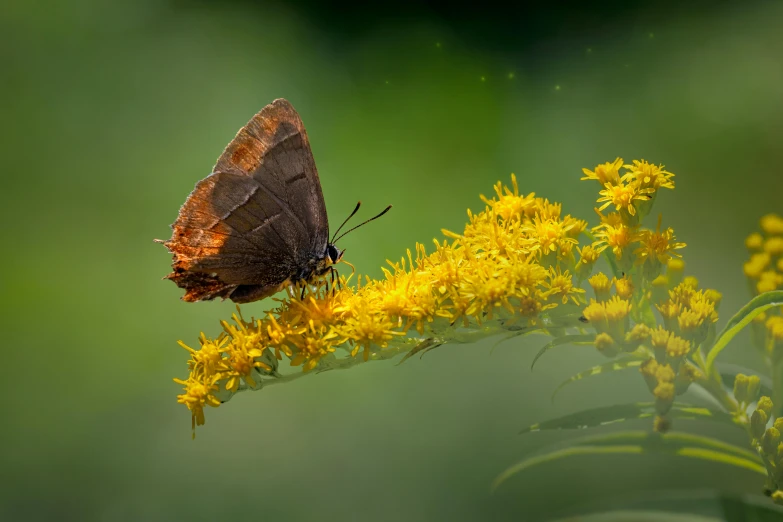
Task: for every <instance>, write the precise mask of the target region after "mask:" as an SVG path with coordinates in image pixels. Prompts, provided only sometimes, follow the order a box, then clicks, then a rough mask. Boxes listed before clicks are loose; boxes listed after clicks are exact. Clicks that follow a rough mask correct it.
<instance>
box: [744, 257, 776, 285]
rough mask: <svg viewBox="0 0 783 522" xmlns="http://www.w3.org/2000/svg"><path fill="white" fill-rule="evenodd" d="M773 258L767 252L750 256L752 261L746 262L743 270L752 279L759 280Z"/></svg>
mask: <svg viewBox="0 0 783 522" xmlns="http://www.w3.org/2000/svg"><path fill="white" fill-rule="evenodd" d="M771 260H772V256H770V255H769V253H767V252H758V253H755V254H753V255H751V256H750V260H748V261H746V262H745V265H744V266H743V270H744V272H745V275H746V276H747V277H749V278H750V279H758V278H760V277H761V274H762V272H764V270H766V268H767V267H768V266H769V264H770V261H771Z"/></svg>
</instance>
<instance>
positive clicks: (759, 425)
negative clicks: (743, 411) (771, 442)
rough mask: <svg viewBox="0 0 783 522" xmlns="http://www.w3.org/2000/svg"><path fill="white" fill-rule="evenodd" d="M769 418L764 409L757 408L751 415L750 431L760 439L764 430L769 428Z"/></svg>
mask: <svg viewBox="0 0 783 522" xmlns="http://www.w3.org/2000/svg"><path fill="white" fill-rule="evenodd" d="M768 420H769V418H768V417H767V414H766V413H764V411H763V410H756V411H754V412H753V414H752V415H751V416H750V432H751V433H752V434H753V437H755V438H756V439H758V440H761V437H763V436H764V432H765V430H766V429H767V421H768Z"/></svg>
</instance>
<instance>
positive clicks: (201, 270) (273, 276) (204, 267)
mask: <svg viewBox="0 0 783 522" xmlns="http://www.w3.org/2000/svg"><path fill="white" fill-rule="evenodd" d="M171 228H172V229H173V233H172V236H171V239H169V240H168V241H162V243H163V244H164V245H165V246H166V247H167V248H168V250H169V251H170V252H171V253H172V254H173V262H172V272H171V273H170V274H169V275H167V276H166V278H167V279H171V280H172V281H174V283H176V285H177V286H178V287H180V288H182V289H184V290H185V295H184V296H183V297H182V299H183V300H185V301H191V302H192V301H208V300H212V299H215V298H217V297H220V298H223V299H231V300H232V301H234V302H236V303H246V302H251V301H256V300H259V299H262V298H264V297H268V296H270V295H273V294H275V293H277V292H278V291H280V290H282V289H284V288H285V287H286V286H288V285H291V284H295V283H297V282H299V281H307V282H310V281H312V280H313V279H315V278H317V277H321V276H323V275H324V274H327V273H328V272H330V271H331V270H332V269H333V268H332V265H334V264H335V263H337V262H338V261H339V260H340V258H341V257H342V252H341V251H340V250H339V249H338V248H337V247H335V246H334V245H333V244H332V243H331V242H330V241H329V223H328V219H327V215H326V206H325V204H324V198H323V193H322V192H321V183H320V180H319V178H318V171H317V170H316V167H315V161H314V160H313V155H312V152H311V150H310V143H309V140H308V138H307V134H306V132H305V129H304V125H303V124H302V120H301V118H300V117H299V115H298V114H297V112H296V111H295V110H294V108H293V107H292V106H291V104H290V103H289V102H288V101H286V100H283V99H278V100H275V101H274V102H272V103H270V104H269V105H267V106H266V107H264V108H263V109H262V110H261V111H260V112H259V113H258V114H256V115H255V116H254V117H253V118H252V119H251V120H250V121H249V122H248V123H247V125H246V126H245V127H243V128H242V129H240V131H239V132H238V133H237V135H236V137H235V138H234V139H233V140H232V141H231V143H229V145H228V146H227V147H226V149H225V150H224V151H223V154H222V155H221V156H220V158H219V159H218V161H217V163H216V164H215V166H214V168H213V169H212V173H211V174H210V175H209V176H207V177H206V178H204V179H203V180H201V181H199V182H198V183H197V184H196V187H195V189H194V190H193V192H191V194H190V195H189V196H188V198H187V200H186V201H185V204H184V205H182V208H181V209H180V211H179V215H178V217H177V220H176V221H175V222H174V224H173V225H172V226H171Z"/></svg>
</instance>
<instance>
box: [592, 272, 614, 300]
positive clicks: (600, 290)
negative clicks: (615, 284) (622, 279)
mask: <svg viewBox="0 0 783 522" xmlns="http://www.w3.org/2000/svg"><path fill="white" fill-rule="evenodd" d="M587 282H588V283H590V286H591V287H593V292H595V298H596V299H597V300H598V301H599V302H603V301H607V300H609V297H610V292H611V289H612V281H610V280H609V278H608V277H606V274H604V273H603V272H598V273H597V274H595V275H594V276H593V277H591V278H590V279H588V280H587Z"/></svg>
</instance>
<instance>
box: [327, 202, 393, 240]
mask: <svg viewBox="0 0 783 522" xmlns="http://www.w3.org/2000/svg"><path fill="white" fill-rule="evenodd" d="M357 208H358V207H357ZM391 208H392V206H391V205H389V206H388V207H386V208H385V209H383V212H381V213H380V214H378V215H377V216H375V217H371V218H370V219H368V220H367V221H365V222H364V223H359V224H358V225H356V226H355V227H353V228H352V229H350V230H348V231H346V232H343V233H342V235H340V237H338V238H337V239H335V240H334V241H332V244H334V243H335V242H336V241H339V240H340V238H343V237H345V235H346V234H348V233H349V232H353V231H354V230H356V229H357V228H359V227H361V226H364V225H366V224H367V223H369V222H370V221H374V220H376V219H378V218H379V217H381V216H382V215H384V214H385V213H387V212H388V211H389V210H391ZM341 228H342V227H341Z"/></svg>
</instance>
